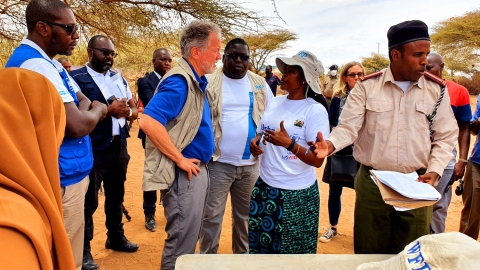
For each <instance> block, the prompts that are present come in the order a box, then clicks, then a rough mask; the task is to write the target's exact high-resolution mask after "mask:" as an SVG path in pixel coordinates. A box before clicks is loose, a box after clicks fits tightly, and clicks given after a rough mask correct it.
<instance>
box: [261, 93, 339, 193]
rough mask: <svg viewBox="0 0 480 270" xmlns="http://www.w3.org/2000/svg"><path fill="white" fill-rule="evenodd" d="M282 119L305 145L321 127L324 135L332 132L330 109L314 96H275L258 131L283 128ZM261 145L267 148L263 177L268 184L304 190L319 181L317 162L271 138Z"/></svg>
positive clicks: (291, 133)
mask: <svg viewBox="0 0 480 270" xmlns="http://www.w3.org/2000/svg"><path fill="white" fill-rule="evenodd" d="M282 120H283V121H284V122H283V125H284V127H285V130H286V131H287V133H288V134H289V135H290V137H292V138H294V139H295V140H296V142H297V143H298V144H300V145H301V146H303V147H308V145H307V141H315V140H316V139H317V132H319V131H320V132H322V134H323V137H324V138H328V136H330V127H329V122H328V114H327V111H326V110H325V108H324V107H323V105H322V104H320V103H317V102H315V101H314V100H313V99H311V98H308V99H302V100H289V99H287V96H277V97H275V98H274V99H273V100H272V101H271V102H270V104H269V105H268V107H267V110H266V111H265V114H264V115H263V118H262V121H261V125H260V127H259V129H258V131H259V132H262V131H264V130H266V129H270V130H280V121H282ZM260 146H261V147H262V148H263V150H264V152H265V153H264V154H263V155H262V156H261V163H260V177H261V178H262V179H263V181H265V182H266V183H267V184H269V185H270V186H272V187H276V188H282V189H288V190H300V189H305V188H308V187H310V186H311V185H312V184H313V183H315V181H316V174H315V170H314V168H313V166H310V165H307V164H305V163H304V162H303V161H301V160H300V159H298V157H297V156H296V155H295V153H292V152H290V151H288V150H287V149H286V148H285V147H283V146H275V145H273V144H270V143H268V142H267V144H266V145H263V143H262V142H260ZM296 149H297V148H296V147H294V150H296Z"/></svg>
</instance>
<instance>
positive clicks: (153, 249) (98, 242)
mask: <svg viewBox="0 0 480 270" xmlns="http://www.w3.org/2000/svg"><path fill="white" fill-rule="evenodd" d="M471 104H472V108H475V105H476V97H472V98H471ZM130 133H131V136H132V138H129V139H128V151H129V154H130V156H131V160H130V164H129V167H128V175H127V182H126V189H125V190H126V192H125V203H124V205H125V207H126V208H127V209H128V211H129V213H130V215H131V217H132V220H131V222H127V220H126V219H124V222H125V225H124V228H125V235H126V236H127V238H128V239H129V240H130V241H132V242H135V243H137V244H139V245H140V249H139V250H138V252H136V253H132V254H129V253H122V252H115V251H111V250H107V249H105V246H104V245H105V240H106V235H105V233H106V229H105V225H104V224H105V214H104V213H103V207H102V205H103V201H104V197H103V195H100V197H99V200H100V203H99V208H98V210H97V212H96V213H95V216H94V221H95V236H94V239H93V241H92V255H93V257H94V259H95V261H96V262H97V263H98V264H99V265H100V267H101V269H103V270H121V269H142V270H150V269H152V270H153V269H158V268H159V265H160V259H161V253H162V249H163V244H164V240H165V238H166V234H165V231H164V227H165V218H164V216H163V208H162V206H161V205H157V212H156V219H157V231H156V232H150V231H148V230H147V229H145V226H144V222H145V220H144V215H143V209H142V202H143V198H142V190H141V182H142V169H143V161H144V155H143V149H142V145H141V141H140V139H138V138H137V133H138V122H137V121H136V122H135V123H134V124H133V127H132V129H131V131H130ZM474 139H475V138H472V147H473V143H474ZM470 149H471V148H470ZM316 171H317V176H318V177H317V179H321V177H322V173H323V167H322V168H319V169H317V170H316ZM319 183H320V185H319V187H320V200H321V206H320V226H319V231H320V234H322V233H323V232H324V231H325V230H326V229H327V228H328V226H329V223H328V212H327V211H328V210H327V199H328V185H326V184H324V183H323V182H321V181H319ZM354 201H355V192H354V191H353V190H351V189H348V188H345V189H344V192H343V196H342V213H341V215H340V223H339V229H338V230H339V236H338V237H337V238H335V239H333V240H332V241H331V242H329V243H326V244H324V243H321V242H319V244H318V249H317V253H318V254H342V253H353V208H354ZM461 210H462V201H461V197H458V196H456V195H453V198H452V203H451V204H450V208H449V210H448V217H447V231H457V230H458V226H459V218H460V211H461ZM229 211H230V204H229V203H228V205H227V213H229ZM231 233H232V230H231V218H230V215H229V214H226V215H225V219H224V223H223V230H222V236H221V244H220V249H219V253H223V254H229V253H232V250H231Z"/></svg>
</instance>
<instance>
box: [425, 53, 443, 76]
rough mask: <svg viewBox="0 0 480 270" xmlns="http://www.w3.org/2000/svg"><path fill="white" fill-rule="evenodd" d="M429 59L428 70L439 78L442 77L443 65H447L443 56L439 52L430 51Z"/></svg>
mask: <svg viewBox="0 0 480 270" xmlns="http://www.w3.org/2000/svg"><path fill="white" fill-rule="evenodd" d="M427 61H428V65H427V71H428V72H430V73H432V74H433V75H435V76H437V77H439V78H442V72H443V67H444V66H445V64H444V63H443V58H442V56H441V55H439V54H438V53H430V54H429V55H428V56H427Z"/></svg>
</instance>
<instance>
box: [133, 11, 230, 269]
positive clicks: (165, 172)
mask: <svg viewBox="0 0 480 270" xmlns="http://www.w3.org/2000/svg"><path fill="white" fill-rule="evenodd" d="M221 46H222V45H221V39H220V28H219V27H218V26H217V25H216V24H213V23H211V22H206V21H199V20H195V21H193V22H191V23H190V24H189V25H187V26H186V27H185V28H184V29H183V31H182V34H181V37H180V49H181V52H182V58H181V59H180V60H179V61H178V65H177V66H175V67H174V68H173V69H172V70H171V71H170V72H168V74H167V75H165V76H164V77H163V78H162V80H161V82H160V85H159V86H158V90H157V94H156V95H155V96H153V98H152V99H151V100H150V103H149V104H148V106H147V108H145V111H144V112H143V115H142V119H141V120H140V128H141V129H142V130H143V131H144V132H145V134H146V135H147V139H146V144H145V166H144V169H143V187H142V188H143V190H144V191H150V190H160V191H161V193H162V196H163V198H162V205H163V209H164V215H165V218H166V219H167V224H166V226H165V231H166V233H167V234H168V237H167V239H165V245H164V248H163V256H162V262H161V269H162V270H173V269H175V262H176V260H177V258H178V257H179V256H180V255H183V254H193V253H194V252H195V247H196V244H197V241H198V235H199V233H200V227H201V224H202V218H203V211H204V207H205V201H206V196H207V191H208V182H209V179H208V173H207V167H206V164H207V162H208V161H210V159H211V157H212V154H213V150H214V148H215V145H214V139H213V127H212V118H211V112H210V105H209V103H208V100H207V95H206V93H205V89H206V87H207V83H208V82H207V80H206V78H205V76H204V75H205V74H209V73H213V72H214V71H215V67H216V66H215V63H216V62H217V60H220V59H221V57H220V48H221Z"/></svg>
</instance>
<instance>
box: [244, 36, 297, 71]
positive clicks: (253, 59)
mask: <svg viewBox="0 0 480 270" xmlns="http://www.w3.org/2000/svg"><path fill="white" fill-rule="evenodd" d="M242 38H243V39H244V40H245V41H246V42H247V43H248V46H249V47H250V64H251V65H252V67H253V69H254V72H256V73H257V74H258V73H259V72H260V68H261V67H262V66H264V65H265V60H266V59H267V58H268V56H270V54H272V53H273V52H277V51H281V50H284V49H286V48H288V45H287V43H288V42H289V41H293V40H297V39H298V36H297V34H296V33H294V32H292V31H289V30H285V29H275V30H271V31H268V32H264V33H258V34H246V35H244V36H243V37H242Z"/></svg>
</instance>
